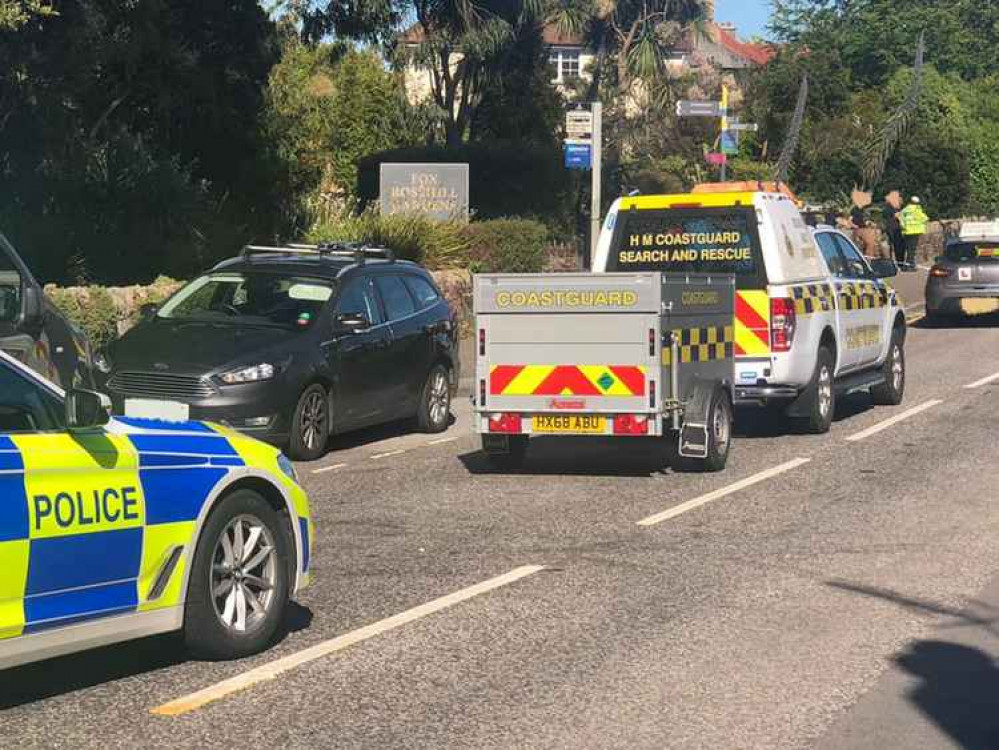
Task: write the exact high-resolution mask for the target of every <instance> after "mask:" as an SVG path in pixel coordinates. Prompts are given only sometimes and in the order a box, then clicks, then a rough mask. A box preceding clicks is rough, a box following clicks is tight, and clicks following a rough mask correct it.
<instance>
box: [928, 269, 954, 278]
mask: <svg viewBox="0 0 999 750" xmlns="http://www.w3.org/2000/svg"><path fill="white" fill-rule="evenodd" d="M952 273H953V271H951V270H950V269H949V268H944V267H943V266H933V268H931V269H930V276H933V277H934V278H937V279H946V278H947V277H948V276H950V275H951V274H952Z"/></svg>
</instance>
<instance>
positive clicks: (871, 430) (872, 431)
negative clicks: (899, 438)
mask: <svg viewBox="0 0 999 750" xmlns="http://www.w3.org/2000/svg"><path fill="white" fill-rule="evenodd" d="M942 403H943V401H941V400H940V399H933V400H931V401H927V402H926V403H923V404H920V405H919V406H914V407H912V408H911V409H909V410H908V411H904V412H902V413H901V414H896V415H895V416H894V417H892V418H891V419H886V420H885V421H884V422H879V423H878V424H876V425H874V426H873V427H868V428H867V429H866V430H863V431H861V432H858V433H856V434H855V435H850V437H848V438H847V440H848V441H849V442H851V443H855V442H857V441H858V440H865V439H867V438H869V437H871V436H872V435H877V434H878V433H879V432H882V431H884V430H887V429H888V428H889V427H894V426H895V425H897V424H898V423H899V422H904V421H905V420H906V419H909V418H910V417H914V416H916V415H917V414H922V413H923V412H924V411H926V410H927V409H932V408H933V407H934V406H939V405H940V404H942Z"/></svg>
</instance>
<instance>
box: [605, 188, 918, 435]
mask: <svg viewBox="0 0 999 750" xmlns="http://www.w3.org/2000/svg"><path fill="white" fill-rule="evenodd" d="M593 271H594V272H596V273H606V272H636V271H662V272H668V273H671V274H678V273H680V274H682V273H690V274H705V273H706V274H726V273H731V274H734V275H735V276H736V283H737V293H736V305H735V307H736V311H735V321H734V327H735V373H734V377H733V379H734V383H735V398H736V401H737V402H743V403H750V402H751V403H761V404H768V405H776V406H777V407H779V408H781V409H783V410H784V411H785V413H786V414H787V415H788V416H789V417H791V418H794V419H795V420H797V421H800V422H802V423H803V425H804V427H805V429H807V430H808V431H809V432H814V433H824V432H827V431H828V430H829V427H830V425H831V423H832V420H833V416H834V412H835V406H836V398H837V396H840V395H843V394H845V393H849V392H853V391H858V390H869V391H870V393H871V396H872V398H873V400H874V402H875V403H876V404H885V405H896V404H899V403H901V401H902V398H903V395H904V392H905V337H906V321H905V313H904V310H903V309H902V307H901V304H900V302H899V300H898V296H897V294H896V292H895V291H894V290H893V289H892V288H891V287H890V286H889V285H887V284H886V283H885V281H884V279H885V278H889V277H892V276H894V275H895V274H896V273H897V268H896V267H895V265H894V263H893V262H891V261H874V262H873V265H872V262H869V261H868V260H867V259H865V258H864V256H863V255H862V254H861V253H860V251H859V250H858V249H857V247H856V246H855V245H854V244H853V242H852V241H851V240H850V239H849V238H848V237H847V236H846V235H844V234H842V233H841V232H839V231H837V230H836V229H834V228H833V227H826V226H820V227H810V226H808V225H807V224H806V222H805V219H804V218H803V217H802V215H801V213H800V212H799V211H798V209H797V207H796V206H795V204H794V202H793V201H792V200H791V199H790V198H789V197H788V196H786V195H784V194H782V193H778V192H766V191H758V192H704V193H699V192H697V193H689V194H684V195H665V196H635V197H628V198H621V199H619V200H618V201H616V202H615V203H614V205H613V206H612V208H611V210H610V212H609V213H608V215H607V217H606V220H605V222H604V226H603V231H602V233H601V237H600V240H599V245H598V249H597V254H596V257H595V258H594V263H593Z"/></svg>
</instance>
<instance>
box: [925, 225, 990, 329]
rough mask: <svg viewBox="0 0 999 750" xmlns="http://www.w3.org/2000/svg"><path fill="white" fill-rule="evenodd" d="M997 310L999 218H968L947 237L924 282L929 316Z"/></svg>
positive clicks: (942, 316) (929, 317)
mask: <svg viewBox="0 0 999 750" xmlns="http://www.w3.org/2000/svg"><path fill="white" fill-rule="evenodd" d="M996 311H999V222H971V223H966V224H965V225H964V226H963V227H962V228H961V234H960V236H959V237H957V238H954V239H951V240H949V241H948V243H947V245H946V247H945V249H944V254H943V255H941V256H940V257H938V258H937V259H936V263H935V264H934V265H933V267H932V268H931V269H930V276H929V279H928V280H927V282H926V316H927V318H928V319H929V320H931V321H933V320H941V319H944V318H947V317H952V316H957V315H961V314H965V315H981V314H987V313H992V312H996Z"/></svg>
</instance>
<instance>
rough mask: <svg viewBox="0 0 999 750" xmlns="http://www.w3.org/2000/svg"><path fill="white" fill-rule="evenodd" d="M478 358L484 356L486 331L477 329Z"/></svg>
mask: <svg viewBox="0 0 999 750" xmlns="http://www.w3.org/2000/svg"><path fill="white" fill-rule="evenodd" d="M479 356H480V357H484V356H486V329H485V328H480V329H479Z"/></svg>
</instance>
